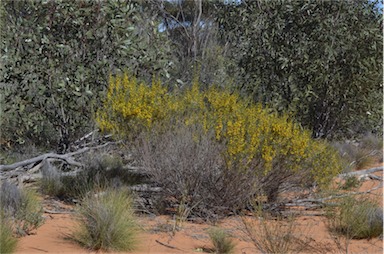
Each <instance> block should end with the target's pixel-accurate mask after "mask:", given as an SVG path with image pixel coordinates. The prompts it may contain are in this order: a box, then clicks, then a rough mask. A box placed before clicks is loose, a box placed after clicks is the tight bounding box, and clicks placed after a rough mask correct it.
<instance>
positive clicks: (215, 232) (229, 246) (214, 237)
mask: <svg viewBox="0 0 384 254" xmlns="http://www.w3.org/2000/svg"><path fill="white" fill-rule="evenodd" d="M208 235H209V238H210V239H211V241H212V243H213V246H214V250H215V253H220V254H226V253H233V251H234V248H235V244H234V243H233V241H232V240H231V239H230V238H229V235H228V233H227V232H225V231H224V230H223V229H221V228H211V229H210V230H209V231H208Z"/></svg>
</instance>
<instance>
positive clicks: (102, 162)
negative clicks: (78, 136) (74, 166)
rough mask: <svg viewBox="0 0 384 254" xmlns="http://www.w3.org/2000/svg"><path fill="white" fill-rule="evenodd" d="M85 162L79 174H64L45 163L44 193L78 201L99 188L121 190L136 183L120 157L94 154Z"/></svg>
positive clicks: (43, 168)
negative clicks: (118, 188) (116, 188)
mask: <svg viewBox="0 0 384 254" xmlns="http://www.w3.org/2000/svg"><path fill="white" fill-rule="evenodd" d="M81 160H82V163H83V164H84V165H85V166H84V168H83V170H82V171H80V172H79V173H77V174H76V175H70V174H68V175H65V174H60V173H59V172H58V169H57V168H56V167H55V166H54V165H51V164H49V163H45V164H44V165H43V167H42V174H43V178H42V182H41V187H42V190H43V192H44V193H46V194H49V195H53V196H56V197H58V198H61V199H66V200H71V199H75V200H78V199H82V198H83V197H84V196H85V195H87V194H88V193H89V192H91V191H92V190H93V189H95V188H107V187H119V186H120V185H122V184H123V183H126V184H130V183H131V182H132V181H134V180H135V179H132V176H131V175H129V172H128V171H127V170H125V169H123V164H122V161H121V158H120V157H117V156H113V155H106V154H91V155H88V156H86V157H83V158H82V159H81ZM136 180H137V179H136Z"/></svg>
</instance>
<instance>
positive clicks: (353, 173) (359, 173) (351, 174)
mask: <svg viewBox="0 0 384 254" xmlns="http://www.w3.org/2000/svg"><path fill="white" fill-rule="evenodd" d="M383 169H384V167H383V166H381V167H375V168H370V169H366V170H358V171H353V172H349V173H342V174H340V175H338V177H339V178H344V177H348V176H359V175H367V174H372V173H375V172H379V171H383Z"/></svg>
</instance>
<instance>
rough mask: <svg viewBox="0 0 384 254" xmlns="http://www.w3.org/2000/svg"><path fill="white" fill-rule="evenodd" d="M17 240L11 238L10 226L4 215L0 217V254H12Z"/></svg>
mask: <svg viewBox="0 0 384 254" xmlns="http://www.w3.org/2000/svg"><path fill="white" fill-rule="evenodd" d="M16 245H17V239H16V238H14V237H13V233H12V227H11V224H10V223H9V222H8V221H7V219H6V218H5V217H4V215H2V214H1V215H0V253H13V252H14V251H15V249H16Z"/></svg>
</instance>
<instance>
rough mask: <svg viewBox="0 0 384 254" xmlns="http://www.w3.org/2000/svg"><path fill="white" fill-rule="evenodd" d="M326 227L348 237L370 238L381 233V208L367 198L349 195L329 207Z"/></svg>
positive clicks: (334, 232)
mask: <svg viewBox="0 0 384 254" xmlns="http://www.w3.org/2000/svg"><path fill="white" fill-rule="evenodd" d="M327 217H328V221H327V227H328V229H329V230H330V231H331V233H333V234H337V235H342V236H345V237H346V238H349V239H370V238H374V237H378V236H380V235H382V234H383V208H382V207H380V206H379V205H377V204H376V203H374V202H372V201H371V200H368V199H359V200H357V199H354V198H351V197H348V198H344V199H343V200H341V202H340V205H339V206H338V207H337V208H333V209H329V211H328V216H327Z"/></svg>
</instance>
